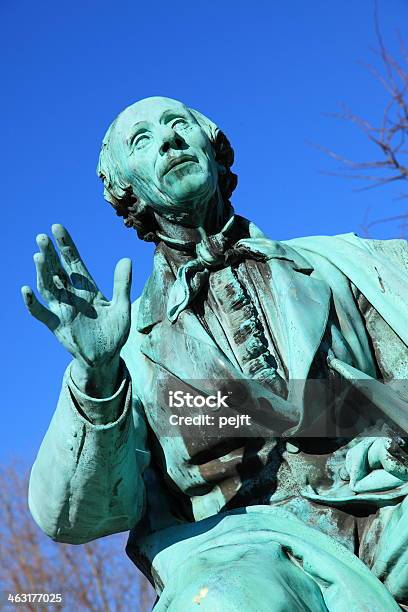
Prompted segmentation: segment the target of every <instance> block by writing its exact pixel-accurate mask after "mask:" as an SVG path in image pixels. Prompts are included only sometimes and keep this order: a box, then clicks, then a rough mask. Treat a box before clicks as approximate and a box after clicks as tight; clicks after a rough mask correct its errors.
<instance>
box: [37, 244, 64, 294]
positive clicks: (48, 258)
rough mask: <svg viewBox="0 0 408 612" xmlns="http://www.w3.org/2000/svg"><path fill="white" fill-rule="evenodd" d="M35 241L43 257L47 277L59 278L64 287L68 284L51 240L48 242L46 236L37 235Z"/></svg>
mask: <svg viewBox="0 0 408 612" xmlns="http://www.w3.org/2000/svg"><path fill="white" fill-rule="evenodd" d="M36 241H37V244H38V247H39V249H40V252H41V254H42V255H43V257H44V261H45V265H46V268H47V273H48V275H49V276H50V277H51V278H54V277H55V276H57V277H59V278H60V279H61V281H62V283H63V284H65V285H66V284H67V283H68V278H67V275H66V272H65V270H64V268H63V267H62V264H61V260H60V258H59V257H58V254H57V251H56V250H55V247H54V245H53V243H52V240H50V239H49V237H48V236H47V235H46V234H38V236H37V238H36Z"/></svg>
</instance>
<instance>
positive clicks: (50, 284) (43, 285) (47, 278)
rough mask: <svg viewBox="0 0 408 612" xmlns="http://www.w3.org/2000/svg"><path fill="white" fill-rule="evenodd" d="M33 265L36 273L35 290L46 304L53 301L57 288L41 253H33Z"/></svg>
mask: <svg viewBox="0 0 408 612" xmlns="http://www.w3.org/2000/svg"><path fill="white" fill-rule="evenodd" d="M33 259H34V265H35V269H36V272H37V289H38V291H39V292H40V294H41V296H42V297H43V298H44V300H46V301H47V302H49V301H51V300H53V299H55V294H56V291H57V288H56V286H55V284H54V281H53V275H52V272H51V270H50V269H49V268H48V266H47V263H46V261H45V257H44V255H43V254H42V253H34V256H33Z"/></svg>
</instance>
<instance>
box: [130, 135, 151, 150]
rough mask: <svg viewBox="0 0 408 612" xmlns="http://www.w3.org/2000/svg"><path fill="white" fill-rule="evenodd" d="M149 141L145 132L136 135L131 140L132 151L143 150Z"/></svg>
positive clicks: (148, 136)
mask: <svg viewBox="0 0 408 612" xmlns="http://www.w3.org/2000/svg"><path fill="white" fill-rule="evenodd" d="M149 141H150V135H149V134H148V133H147V132H142V133H141V134H136V136H133V138H132V139H131V143H130V144H131V146H132V149H143V148H144V147H145V146H146V145H147V144H148V143H149Z"/></svg>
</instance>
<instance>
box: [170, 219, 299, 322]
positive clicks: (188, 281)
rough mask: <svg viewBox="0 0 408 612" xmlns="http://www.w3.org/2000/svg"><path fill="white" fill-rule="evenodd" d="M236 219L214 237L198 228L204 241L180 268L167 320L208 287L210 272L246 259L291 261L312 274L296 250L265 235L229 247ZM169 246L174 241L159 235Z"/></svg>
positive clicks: (172, 317) (177, 314) (176, 314)
mask: <svg viewBox="0 0 408 612" xmlns="http://www.w3.org/2000/svg"><path fill="white" fill-rule="evenodd" d="M234 221H235V217H234V216H232V217H231V218H230V219H229V220H228V221H227V223H226V224H225V225H224V227H223V228H222V230H221V231H220V232H218V233H217V234H214V235H213V236H208V235H207V233H206V232H205V230H204V229H203V228H198V230H199V233H200V235H201V241H200V242H199V243H198V244H196V245H195V251H196V257H195V258H194V259H192V260H191V261H189V262H187V263H186V264H184V265H182V266H180V268H179V270H178V272H177V278H176V280H175V281H174V284H173V286H172V287H171V289H170V293H169V298H168V303H167V317H168V319H169V320H170V321H171V323H174V322H175V321H177V318H178V316H179V315H180V313H181V312H183V310H185V309H186V308H187V307H188V306H189V305H190V304H191V302H192V301H193V300H194V298H195V297H196V296H197V294H198V293H199V292H200V291H201V289H203V288H204V287H205V285H206V284H207V282H208V278H209V275H210V272H211V270H216V269H219V268H222V267H224V266H228V265H231V264H232V263H237V262H239V261H240V260H242V259H244V258H245V257H250V258H252V259H257V260H261V261H266V260H267V259H270V258H272V257H277V258H280V259H286V260H290V261H292V262H293V263H294V267H295V269H298V270H301V271H310V270H311V267H310V265H309V264H308V263H307V262H306V261H305V260H304V259H303V258H302V257H300V256H299V254H297V253H296V252H294V251H293V249H291V248H290V247H287V246H285V247H283V245H282V244H280V243H279V242H277V241H275V240H269V239H268V238H265V237H264V236H259V237H255V238H243V239H241V240H238V242H236V243H235V245H234V246H233V247H231V246H230V238H229V233H230V231H231V229H232V227H233V224H234ZM160 237H161V238H162V239H164V240H166V242H167V243H170V244H171V243H172V242H174V243H175V242H176V241H171V240H169V239H168V238H166V237H164V236H160Z"/></svg>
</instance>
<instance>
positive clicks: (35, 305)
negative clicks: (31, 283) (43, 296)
mask: <svg viewBox="0 0 408 612" xmlns="http://www.w3.org/2000/svg"><path fill="white" fill-rule="evenodd" d="M21 295H22V296H23V300H24V304H25V305H26V307H27V310H28V312H29V313H30V314H31V315H32V316H33V317H35V318H36V319H37V320H38V321H41V323H44V324H45V325H46V326H47V327H48V328H49V329H50V330H51V331H54V330H55V329H56V327H57V326H58V325H59V319H58V317H57V316H56V315H55V314H54V313H53V312H51V311H50V310H48V308H46V307H45V306H43V305H42V304H41V302H39V301H38V300H37V298H36V296H35V293H34V291H33V290H32V289H31V287H28V286H27V285H24V287H21Z"/></svg>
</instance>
